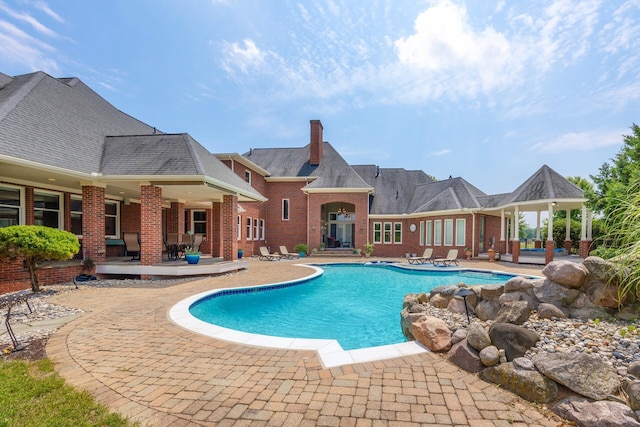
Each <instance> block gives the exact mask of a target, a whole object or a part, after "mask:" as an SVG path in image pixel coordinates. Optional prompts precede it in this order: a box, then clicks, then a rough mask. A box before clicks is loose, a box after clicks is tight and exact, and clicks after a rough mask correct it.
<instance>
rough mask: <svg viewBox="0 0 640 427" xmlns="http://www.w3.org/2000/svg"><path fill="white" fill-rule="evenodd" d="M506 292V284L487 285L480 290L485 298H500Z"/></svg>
mask: <svg viewBox="0 0 640 427" xmlns="http://www.w3.org/2000/svg"><path fill="white" fill-rule="evenodd" d="M503 293H504V284H496V285H485V286H483V287H482V289H481V290H480V295H481V296H482V299H483V300H489V299H498V298H499V297H500V295H502V294H503Z"/></svg>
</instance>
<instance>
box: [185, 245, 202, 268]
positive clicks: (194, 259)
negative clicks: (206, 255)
mask: <svg viewBox="0 0 640 427" xmlns="http://www.w3.org/2000/svg"><path fill="white" fill-rule="evenodd" d="M184 259H186V260H187V264H197V263H198V262H199V261H200V251H196V250H194V249H193V248H192V247H188V248H187V249H186V250H185V251H184Z"/></svg>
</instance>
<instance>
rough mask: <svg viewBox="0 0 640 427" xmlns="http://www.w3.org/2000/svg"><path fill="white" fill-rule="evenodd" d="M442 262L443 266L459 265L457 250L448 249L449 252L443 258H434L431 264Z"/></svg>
mask: <svg viewBox="0 0 640 427" xmlns="http://www.w3.org/2000/svg"><path fill="white" fill-rule="evenodd" d="M439 264H442V265H443V266H445V267H448V266H450V265H451V264H455V265H460V264H459V263H458V250H457V249H449V253H448V254H447V256H446V257H444V258H436V259H434V260H433V265H439Z"/></svg>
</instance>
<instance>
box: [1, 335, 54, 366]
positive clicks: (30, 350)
mask: <svg viewBox="0 0 640 427" xmlns="http://www.w3.org/2000/svg"><path fill="white" fill-rule="evenodd" d="M22 344H25V345H26V346H27V347H26V348H25V349H24V350H20V351H14V352H11V353H9V354H3V355H2V360H26V361H29V362H33V361H35V360H40V359H44V358H45V357H47V352H46V350H45V347H46V345H47V338H39V339H34V340H32V341H29V342H28V343H22Z"/></svg>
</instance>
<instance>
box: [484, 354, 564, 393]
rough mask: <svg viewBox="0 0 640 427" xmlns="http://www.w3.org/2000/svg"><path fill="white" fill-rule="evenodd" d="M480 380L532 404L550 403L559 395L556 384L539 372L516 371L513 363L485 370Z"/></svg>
mask: <svg viewBox="0 0 640 427" xmlns="http://www.w3.org/2000/svg"><path fill="white" fill-rule="evenodd" d="M480 378H482V379H483V380H485V381H488V382H492V383H494V384H499V385H500V386H501V387H502V388H505V389H507V390H509V391H511V392H513V393H515V394H517V395H518V396H520V397H522V398H523V399H526V400H528V401H530V402H536V403H549V402H551V401H552V400H553V399H555V398H556V396H557V395H558V385H557V384H556V383H555V382H553V381H552V380H550V379H549V378H547V377H545V376H544V375H542V374H541V373H540V372H538V371H527V370H521V369H516V368H515V367H514V366H513V363H511V362H508V363H503V364H501V365H498V366H493V367H490V368H487V369H485V370H484V371H482V372H481V373H480Z"/></svg>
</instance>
